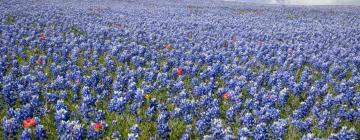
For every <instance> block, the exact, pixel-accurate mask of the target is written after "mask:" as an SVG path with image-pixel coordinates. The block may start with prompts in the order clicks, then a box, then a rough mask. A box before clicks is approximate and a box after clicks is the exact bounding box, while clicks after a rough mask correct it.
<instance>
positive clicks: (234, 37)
mask: <svg viewBox="0 0 360 140" xmlns="http://www.w3.org/2000/svg"><path fill="white" fill-rule="evenodd" d="M236 41H237V39H236V36H235V35H234V36H232V37H231V42H232V43H234V42H236Z"/></svg>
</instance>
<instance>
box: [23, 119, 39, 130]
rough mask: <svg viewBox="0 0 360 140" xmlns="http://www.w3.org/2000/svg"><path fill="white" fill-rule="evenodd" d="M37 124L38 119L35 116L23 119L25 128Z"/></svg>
mask: <svg viewBox="0 0 360 140" xmlns="http://www.w3.org/2000/svg"><path fill="white" fill-rule="evenodd" d="M35 125H36V121H35V119H34V118H27V119H25V120H24V121H23V126H24V128H30V127H33V126H35Z"/></svg>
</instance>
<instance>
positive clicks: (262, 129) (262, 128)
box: [253, 123, 269, 140]
mask: <svg viewBox="0 0 360 140" xmlns="http://www.w3.org/2000/svg"><path fill="white" fill-rule="evenodd" d="M253 137H254V139H256V140H260V139H269V137H268V133H267V130H266V124H265V123H260V124H258V125H256V127H255V130H254V132H253Z"/></svg>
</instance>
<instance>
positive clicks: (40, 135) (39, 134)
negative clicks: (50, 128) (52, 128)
mask: <svg viewBox="0 0 360 140" xmlns="http://www.w3.org/2000/svg"><path fill="white" fill-rule="evenodd" d="M35 138H36V139H38V140H44V139H46V131H45V127H44V125H36V127H35Z"/></svg>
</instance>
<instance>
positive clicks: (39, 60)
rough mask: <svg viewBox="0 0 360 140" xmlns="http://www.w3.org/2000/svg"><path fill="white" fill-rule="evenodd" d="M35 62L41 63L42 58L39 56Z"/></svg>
mask: <svg viewBox="0 0 360 140" xmlns="http://www.w3.org/2000/svg"><path fill="white" fill-rule="evenodd" d="M35 63H36V64H37V65H41V59H40V57H38V59H36V61H35Z"/></svg>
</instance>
